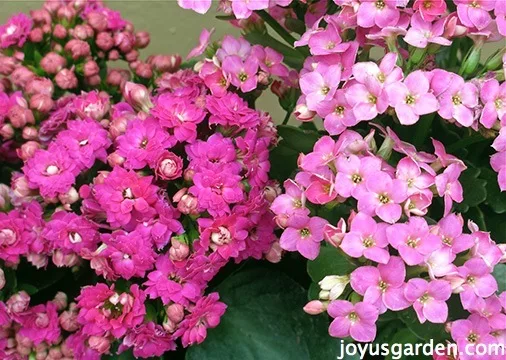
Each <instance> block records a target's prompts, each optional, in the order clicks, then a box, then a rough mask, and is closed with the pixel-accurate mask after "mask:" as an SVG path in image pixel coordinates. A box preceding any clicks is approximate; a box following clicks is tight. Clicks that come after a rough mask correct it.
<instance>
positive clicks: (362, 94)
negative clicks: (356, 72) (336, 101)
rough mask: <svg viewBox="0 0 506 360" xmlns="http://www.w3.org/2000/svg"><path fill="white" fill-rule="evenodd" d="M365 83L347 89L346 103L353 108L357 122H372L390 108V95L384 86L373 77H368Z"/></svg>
mask: <svg viewBox="0 0 506 360" xmlns="http://www.w3.org/2000/svg"><path fill="white" fill-rule="evenodd" d="M364 81H365V82H364V83H355V84H353V85H350V87H348V88H346V89H345V96H346V101H348V103H349V104H350V105H351V106H352V107H353V115H354V116H355V118H356V120H357V122H358V121H363V120H372V119H374V118H375V117H376V116H378V114H382V113H384V112H385V111H386V109H387V108H388V95H387V92H386V91H384V90H383V87H382V85H381V84H380V83H379V82H378V81H377V80H375V79H374V78H373V77H372V76H366V78H365V79H364Z"/></svg>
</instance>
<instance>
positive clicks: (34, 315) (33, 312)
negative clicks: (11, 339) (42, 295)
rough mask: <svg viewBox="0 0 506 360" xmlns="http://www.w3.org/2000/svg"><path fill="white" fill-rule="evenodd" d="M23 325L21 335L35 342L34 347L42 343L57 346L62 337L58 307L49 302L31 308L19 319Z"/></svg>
mask: <svg viewBox="0 0 506 360" xmlns="http://www.w3.org/2000/svg"><path fill="white" fill-rule="evenodd" d="M18 320H19V321H18V322H19V323H20V324H21V328H20V329H19V335H20V336H23V337H27V338H28V339H30V340H31V341H33V344H34V345H39V344H40V343H42V342H46V343H48V344H56V343H57V342H58V338H59V337H60V332H61V331H60V324H59V322H58V312H57V307H56V305H55V304H54V303H53V302H51V301H48V302H47V303H46V304H45V305H44V304H40V305H36V306H34V307H31V308H29V310H28V311H26V312H24V313H22V314H21V315H20V318H19V319H18Z"/></svg>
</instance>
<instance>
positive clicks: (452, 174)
mask: <svg viewBox="0 0 506 360" xmlns="http://www.w3.org/2000/svg"><path fill="white" fill-rule="evenodd" d="M463 170H464V168H463V165H461V164H458V163H453V164H450V165H449V166H448V167H447V168H446V169H445V170H444V171H443V173H442V174H439V175H438V176H436V179H435V182H436V188H437V192H438V194H439V196H444V203H445V208H444V215H445V216H446V215H448V214H449V213H450V210H451V209H452V201H455V202H458V203H461V202H462V200H464V193H463V189H462V185H461V184H460V182H459V177H460V174H461V173H462V171H463Z"/></svg>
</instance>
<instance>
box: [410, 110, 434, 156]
mask: <svg viewBox="0 0 506 360" xmlns="http://www.w3.org/2000/svg"><path fill="white" fill-rule="evenodd" d="M435 116H436V113H432V114H428V115H426V116H423V117H422V118H421V119H420V121H419V122H418V124H417V126H416V131H415V136H414V138H413V145H415V146H416V147H417V148H418V147H420V146H422V145H423V144H424V142H425V140H426V139H427V135H428V134H429V131H430V129H431V127H432V121H433V120H434V118H435Z"/></svg>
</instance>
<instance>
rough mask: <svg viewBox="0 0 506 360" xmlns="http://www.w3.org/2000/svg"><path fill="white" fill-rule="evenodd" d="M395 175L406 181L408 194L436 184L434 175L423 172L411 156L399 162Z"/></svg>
mask: <svg viewBox="0 0 506 360" xmlns="http://www.w3.org/2000/svg"><path fill="white" fill-rule="evenodd" d="M395 177H396V178H397V179H399V180H402V181H404V182H405V183H406V185H407V187H408V190H407V194H408V196H410V195H413V194H415V193H420V192H422V191H423V190H425V189H427V188H429V187H430V186H432V185H433V184H434V176H432V175H431V174H429V173H427V172H422V169H420V167H419V166H418V164H417V163H416V162H415V161H413V159H411V158H409V157H405V158H403V159H401V160H400V161H399V162H398V163H397V169H396V170H395Z"/></svg>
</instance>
